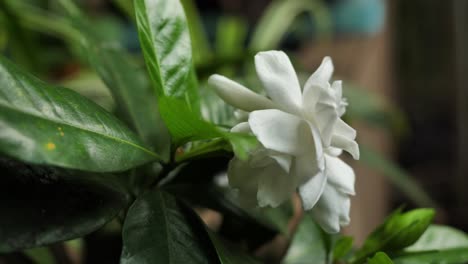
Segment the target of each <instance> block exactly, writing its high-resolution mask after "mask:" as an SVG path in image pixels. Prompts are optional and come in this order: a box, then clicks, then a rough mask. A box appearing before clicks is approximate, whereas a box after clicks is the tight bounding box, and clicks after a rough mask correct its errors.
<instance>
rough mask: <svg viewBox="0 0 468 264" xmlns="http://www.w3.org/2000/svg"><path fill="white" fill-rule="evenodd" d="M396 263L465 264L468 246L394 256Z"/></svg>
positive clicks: (467, 261)
mask: <svg viewBox="0 0 468 264" xmlns="http://www.w3.org/2000/svg"><path fill="white" fill-rule="evenodd" d="M393 262H394V263H395V264H422V263H424V264H426V263H429V264H465V263H468V248H466V247H465V248H453V249H445V250H440V251H439V250H434V251H422V252H413V253H409V254H405V255H402V256H397V257H395V258H393Z"/></svg>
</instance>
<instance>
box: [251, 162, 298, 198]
mask: <svg viewBox="0 0 468 264" xmlns="http://www.w3.org/2000/svg"><path fill="white" fill-rule="evenodd" d="M258 177H259V181H258V193H257V199H258V205H259V206H260V207H264V206H271V207H277V206H278V205H280V204H281V203H283V202H284V201H286V200H287V199H289V198H290V196H291V194H292V193H293V192H294V189H295V188H296V185H295V183H294V181H292V180H291V177H290V176H289V175H288V173H286V172H285V171H283V170H282V169H281V168H279V165H277V163H272V165H271V166H267V167H265V168H263V170H262V171H261V173H260V174H258Z"/></svg>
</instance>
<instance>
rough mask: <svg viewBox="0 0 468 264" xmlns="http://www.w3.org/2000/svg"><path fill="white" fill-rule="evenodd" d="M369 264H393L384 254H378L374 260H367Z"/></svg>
mask: <svg viewBox="0 0 468 264" xmlns="http://www.w3.org/2000/svg"><path fill="white" fill-rule="evenodd" d="M367 263H368V264H393V262H392V260H391V259H390V258H389V257H388V256H387V254H385V253H383V252H377V253H376V254H375V255H374V256H373V257H372V258H370V259H368V260H367Z"/></svg>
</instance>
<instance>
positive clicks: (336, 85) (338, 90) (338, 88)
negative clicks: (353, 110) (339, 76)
mask: <svg viewBox="0 0 468 264" xmlns="http://www.w3.org/2000/svg"><path fill="white" fill-rule="evenodd" d="M331 88H332V89H333V91H334V93H335V98H339V99H340V100H341V98H342V97H343V82H342V81H340V80H337V81H334V82H333V83H332V85H331Z"/></svg>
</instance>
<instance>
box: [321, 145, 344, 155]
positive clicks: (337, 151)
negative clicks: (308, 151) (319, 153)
mask: <svg viewBox="0 0 468 264" xmlns="http://www.w3.org/2000/svg"><path fill="white" fill-rule="evenodd" d="M324 151H325V153H326V154H327V155H330V156H333V157H338V156H340V155H341V154H342V153H343V150H342V149H339V148H334V147H328V148H326V149H325V150H324Z"/></svg>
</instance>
